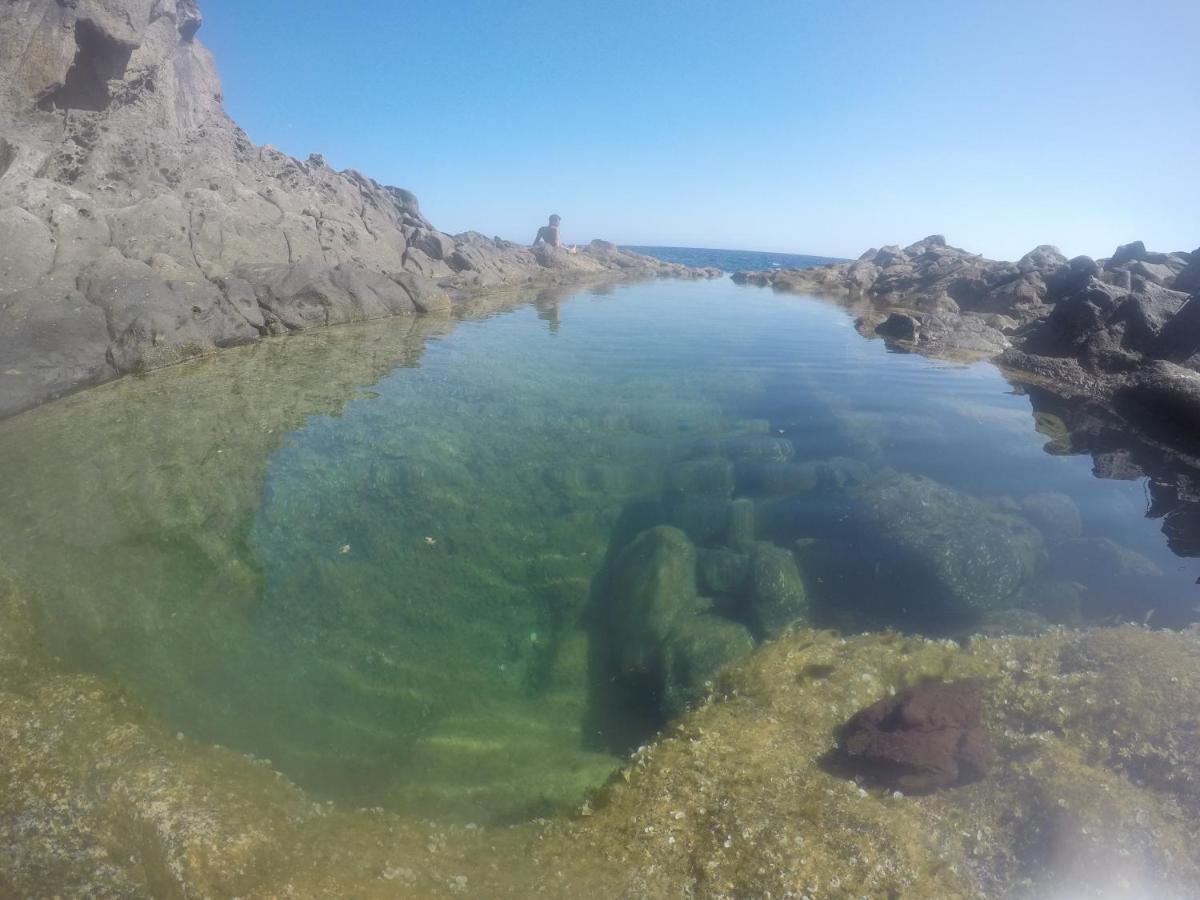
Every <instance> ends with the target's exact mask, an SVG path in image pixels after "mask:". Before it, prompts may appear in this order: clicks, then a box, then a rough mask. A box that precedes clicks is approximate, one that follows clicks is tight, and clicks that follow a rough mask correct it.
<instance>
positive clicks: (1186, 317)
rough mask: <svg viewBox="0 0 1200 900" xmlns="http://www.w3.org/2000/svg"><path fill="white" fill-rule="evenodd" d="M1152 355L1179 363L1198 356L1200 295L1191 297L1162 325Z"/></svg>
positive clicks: (1199, 349) (1199, 343)
mask: <svg viewBox="0 0 1200 900" xmlns="http://www.w3.org/2000/svg"><path fill="white" fill-rule="evenodd" d="M1152 355H1153V356H1155V357H1157V358H1159V359H1165V360H1168V361H1169V362H1174V363H1181V364H1183V363H1187V362H1188V361H1189V360H1193V359H1195V358H1196V357H1197V356H1200V297H1192V298H1191V299H1190V300H1188V302H1187V303H1185V304H1184V305H1183V306H1182V307H1180V309H1179V312H1177V313H1176V314H1175V315H1174V316H1173V317H1172V318H1171V319H1170V320H1169V321H1167V322H1165V323H1164V324H1163V325H1162V328H1161V330H1160V331H1159V333H1158V341H1157V342H1156V344H1155V346H1154V348H1153V350H1152ZM1192 367H1193V368H1195V363H1192Z"/></svg>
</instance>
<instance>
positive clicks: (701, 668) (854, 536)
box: [0, 282, 1200, 822]
mask: <svg viewBox="0 0 1200 900" xmlns="http://www.w3.org/2000/svg"><path fill="white" fill-rule="evenodd" d="M524 299H526V300H529V299H533V298H524ZM510 307H511V308H506V309H504V310H500V311H496V310H494V309H483V310H476V311H474V312H473V311H471V310H465V311H463V312H462V314H461V315H460V316H458V317H457V318H455V319H430V318H425V319H417V320H392V321H386V322H380V323H373V324H367V325H361V326H352V327H345V328H340V329H334V330H329V331H325V332H320V333H311V334H304V335H298V336H294V337H291V338H288V339H286V340H282V341H268V342H265V343H263V344H261V345H258V346H256V347H253V348H247V349H244V350H238V351H231V352H228V353H225V354H222V355H220V356H217V357H215V358H212V359H207V360H203V361H200V362H197V363H194V364H189V365H186V366H181V367H178V368H176V369H171V370H167V371H163V372H159V373H155V374H152V375H150V376H146V377H142V378H134V379H126V380H124V381H121V382H118V383H115V384H112V385H108V386H105V387H102V388H99V389H96V390H92V391H88V392H86V393H83V394H79V395H76V396H73V397H70V398H67V399H66V400H63V401H60V402H57V403H54V404H51V405H48V406H45V407H43V408H40V409H37V410H34V411H31V412H29V413H26V414H24V415H21V416H18V417H16V418H14V419H11V420H8V421H6V422H2V423H0V471H2V472H3V473H4V476H3V481H2V482H0V568H3V569H4V570H5V571H6V572H7V573H8V575H9V576H11V577H13V578H15V579H16V580H17V581H18V582H20V583H21V584H22V585H24V586H25V587H26V588H28V589H29V590H30V591H31V592H33V594H34V596H35V597H36V601H37V602H36V604H35V607H34V610H33V612H34V615H35V618H36V631H37V640H38V644H39V647H40V650H42V651H45V652H46V653H49V654H50V655H52V656H54V657H57V658H58V659H60V660H61V661H62V662H63V664H64V665H66V666H68V667H70V668H75V669H79V670H83V671H89V672H96V673H100V674H103V675H106V676H108V677H110V678H112V679H114V680H115V681H116V682H117V683H119V684H120V685H121V686H122V687H123V689H124V690H125V691H127V692H128V694H129V695H130V696H131V697H133V698H135V699H136V700H137V701H138V702H139V703H141V704H144V705H145V706H146V707H148V708H149V709H150V710H151V711H153V713H154V714H156V715H158V716H161V717H162V718H163V719H164V720H165V721H167V722H168V723H169V725H170V727H171V729H172V730H177V731H178V732H179V733H180V734H181V735H183V736H186V737H188V738H191V739H195V740H199V741H204V742H215V743H220V744H223V745H226V746H229V747H232V748H235V749H238V750H240V751H244V752H247V753H253V754H255V755H256V756H258V757H260V758H262V759H264V760H269V764H270V766H271V767H273V768H275V769H277V770H279V771H280V772H282V773H283V774H285V775H287V776H288V777H290V778H291V779H293V780H295V781H296V782H297V783H299V784H300V785H301V786H303V787H305V788H306V789H308V790H309V791H310V792H312V793H313V795H315V796H316V797H319V798H322V799H333V800H336V801H339V802H345V803H349V804H352V805H355V806H369V807H376V806H381V807H385V808H389V809H396V810H403V811H405V812H408V813H412V814H415V815H420V816H428V817H431V818H437V819H443V820H447V821H460V822H511V821H521V820H526V819H529V818H532V817H534V816H538V815H542V814H547V813H550V812H553V811H556V810H560V809H565V808H571V807H577V806H578V805H579V804H580V803H581V802H582V800H583V798H584V797H585V796H586V795H587V792H588V791H589V790H590V789H592V788H595V787H597V786H598V785H600V784H602V783H603V782H604V781H605V780H606V779H608V778H609V777H610V776H611V775H612V773H613V772H614V771H615V770H616V768H617V767H618V766H619V765H620V762H621V760H622V758H623V757H624V756H625V754H627V753H628V751H629V750H630V749H631V748H633V747H635V746H636V745H637V744H638V743H639V742H641V741H643V740H645V739H647V738H648V737H649V736H650V735H651V734H652V733H653V731H654V729H655V728H657V727H658V726H660V725H661V724H662V723H663V721H664V720H665V718H666V717H668V716H670V715H673V714H674V713H676V712H678V711H679V710H680V709H682V708H683V706H685V705H686V703H687V701H688V699H689V697H690V696H692V695H693V694H694V693H695V692H696V691H698V690H700V689H701V688H702V686H703V683H704V681H705V680H706V679H707V678H708V677H709V676H710V675H711V674H712V672H713V671H715V667H716V666H718V665H720V664H721V663H723V662H726V661H728V660H730V659H731V658H733V657H734V656H735V655H736V654H737V653H740V652H747V651H748V649H749V648H750V647H751V646H753V645H754V644H755V643H758V642H761V641H763V640H766V639H770V638H772V637H774V636H776V635H777V634H779V633H780V632H781V631H782V630H784V629H786V628H788V627H790V626H792V625H816V626H827V627H833V628H837V629H840V630H842V631H845V632H858V631H864V630H879V629H885V628H894V629H899V630H905V631H913V632H918V633H926V634H934V635H939V636H949V637H962V636H965V635H968V634H971V633H974V632H978V631H988V632H990V633H1004V632H1007V631H1029V630H1038V629H1041V628H1045V627H1048V626H1050V625H1053V624H1063V625H1068V626H1078V625H1086V624H1097V623H1105V622H1118V621H1136V622H1139V623H1141V622H1145V623H1148V624H1150V625H1153V626H1166V627H1180V626H1183V625H1186V624H1188V623H1189V622H1191V621H1194V620H1196V619H1197V618H1200V616H1198V615H1197V612H1196V604H1197V601H1198V600H1200V597H1197V593H1198V592H1200V588H1197V587H1196V581H1197V575H1198V574H1200V565H1197V562H1196V561H1195V560H1194V559H1184V558H1180V557H1177V556H1175V555H1174V554H1173V553H1172V552H1171V551H1170V549H1169V548H1168V546H1167V543H1166V540H1165V539H1164V537H1163V535H1162V534H1161V532H1160V528H1159V523H1158V522H1156V521H1155V520H1152V519H1148V518H1147V517H1146V510H1147V496H1146V488H1145V485H1144V484H1143V483H1142V482H1140V481H1138V480H1130V481H1111V480H1110V481H1104V480H1098V479H1096V478H1095V477H1093V475H1092V470H1091V461H1090V460H1089V459H1088V458H1087V457H1082V456H1068V455H1061V454H1060V453H1057V452H1055V451H1056V449H1059V447H1060V444H1061V440H1060V438H1061V436H1060V435H1056V432H1055V428H1056V425H1055V423H1054V422H1053V421H1049V420H1048V419H1047V418H1046V417H1045V416H1037V417H1035V415H1034V413H1033V411H1032V409H1031V407H1030V401H1029V399H1028V397H1026V396H1024V395H1023V394H1022V393H1021V392H1020V391H1017V390H1014V388H1013V387H1012V386H1011V385H1009V384H1008V383H1007V382H1006V381H1005V380H1004V378H1003V377H1002V376H1001V375H1000V373H999V372H998V371H997V370H996V369H995V368H994V367H993V366H991V365H989V364H985V363H976V364H961V363H951V362H938V361H931V360H928V359H924V358H921V357H917V356H912V355H905V354H899V353H893V352H889V350H888V349H887V348H886V347H885V346H884V345H883V344H882V343H881V342H878V341H868V340H864V339H863V338H862V337H861V336H860V335H859V334H858V333H857V332H856V331H855V329H854V327H853V322H852V320H851V318H850V317H849V316H848V314H847V313H846V311H844V310H843V309H841V308H839V307H838V306H836V305H834V304H830V303H826V302H823V301H819V300H815V299H810V298H798V297H780V296H776V295H773V294H771V293H769V292H766V291H760V290H753V289H746V288H738V287H735V286H733V285H732V284H730V283H728V282H715V283H696V284H693V283H677V282H662V283H654V284H637V285H624V286H619V287H615V288H609V289H606V290H590V291H589V290H581V291H579V292H578V293H576V294H574V295H569V294H558V295H554V294H547V295H542V296H541V297H540V298H537V299H536V302H528V303H524V304H522V303H517V302H513V303H512V304H510ZM1048 451H1049V452H1048ZM655 529H657V531H655ZM647 534H650V537H649V538H647V537H646V535H647ZM654 541H657V543H654ZM638 542H641V543H638ZM642 547H645V548H648V549H646V550H645V552H644V553H642V555H641V556H639V555H638V554H639V553H640V552H641V551H640V550H639V549H638V548H642ZM631 548H633V549H631ZM646 560H650V562H647V561H646ZM680 560H682V563H680ZM672 579H674V580H672ZM631 596H635V597H642V598H644V600H645V604H647V605H649V606H654V605H655V604H658V607H655V608H660V607H661V608H666V607H669V608H670V609H669V611H670V616H668V617H667V618H670V621H669V622H667V621H665V619H663V617H658V618H655V616H653V615H649V614H646V613H645V612H644V611H639V609H632V610H631V609H630V605H631V603H630V601H629V599H628V598H629V597H631Z"/></svg>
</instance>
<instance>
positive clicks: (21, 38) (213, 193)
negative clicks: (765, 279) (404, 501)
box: [0, 0, 717, 417]
mask: <svg viewBox="0 0 1200 900" xmlns="http://www.w3.org/2000/svg"><path fill="white" fill-rule="evenodd" d="M201 22H202V18H201V14H200V10H199V9H198V7H197V5H196V2H195V0H72V2H69V3H68V2H60V0H8V2H5V3H3V4H0V417H2V416H4V415H10V414H13V413H16V412H19V411H20V410H22V409H25V408H28V407H30V406H33V405H36V404H37V403H40V402H42V401H44V400H47V399H51V398H54V397H57V396H60V395H62V394H65V393H68V392H70V391H72V390H76V389H79V388H81V387H86V386H88V385H93V384H97V383H99V382H102V381H105V380H108V379H110V378H114V377H116V376H117V375H120V374H123V373H127V372H136V371H144V370H146V369H151V368H155V367H159V366H163V365H169V364H171V363H174V362H178V361H180V360H183V359H187V358H190V357H193V356H197V355H201V354H204V353H208V352H211V351H213V350H215V349H217V348H221V347H228V346H232V345H237V344H244V343H250V342H253V341H256V340H258V339H259V338H261V337H262V336H264V335H270V334H281V333H285V332H288V331H293V330H297V329H301V328H308V327H313V326H321V325H332V324H337V323H342V322H349V321H356V320H361V319H369V318H377V317H382V316H388V315H403V314H418V313H426V312H431V311H436V310H444V309H446V308H448V307H449V306H450V305H451V303H452V302H453V300H455V299H457V298H459V297H463V296H466V295H470V294H477V293H480V292H482V291H485V290H488V289H494V288H516V287H522V286H542V285H556V284H564V283H575V282H582V281H586V280H590V279H602V278H611V277H615V276H621V277H625V276H636V277H657V276H677V277H680V276H682V277H711V276H713V275H715V274H717V272H716V271H715V270H698V269H690V268H688V267H685V266H678V265H672V264H669V263H664V262H661V261H659V260H655V259H651V258H649V257H645V256H640V255H638V254H634V253H629V252H626V251H622V250H619V249H617V248H616V247H615V246H613V245H611V244H608V243H606V242H602V241H596V242H593V243H592V244H591V245H589V246H588V247H586V248H584V249H583V250H582V251H581V252H580V253H578V254H569V253H566V252H564V251H556V250H554V249H552V248H541V249H539V250H537V251H532V250H530V249H528V248H526V247H523V246H520V245H517V244H513V243H510V242H507V241H503V240H499V239H493V238H488V237H485V236H484V235H482V234H478V233H476V232H466V233H464V234H457V235H449V234H444V233H442V232H440V231H438V230H437V229H436V228H434V227H433V226H432V225H431V224H430V223H429V221H428V220H427V219H426V218H425V217H424V216H423V215H422V214H421V210H420V207H419V205H418V203H417V198H416V197H415V196H413V194H411V193H410V192H409V191H406V190H403V189H400V188H395V187H389V186H386V185H382V184H379V183H378V182H376V181H373V180H372V179H370V178H367V177H366V176H364V175H361V174H359V173H358V172H355V171H352V170H347V171H342V172H338V171H335V170H334V169H332V168H331V167H330V166H329V164H328V163H327V162H326V161H325V160H324V159H323V158H322V157H321V156H319V155H313V156H310V157H309V158H308V159H307V160H304V161H300V160H297V159H293V158H291V157H290V156H288V155H286V154H284V153H281V152H280V151H278V150H276V149H274V148H272V147H257V146H255V145H254V144H253V143H252V142H251V141H250V140H249V138H247V136H246V134H245V133H244V132H243V131H242V130H241V129H240V128H238V127H237V125H236V124H235V123H234V122H233V121H232V120H230V118H229V117H228V116H227V115H226V114H225V111H224V109H223V106H222V93H221V83H220V80H219V79H218V77H217V72H216V68H215V66H214V64H213V59H212V56H211V55H210V54H209V52H208V51H207V50H206V49H205V48H204V47H203V46H202V45H201V44H200V42H199V41H198V40H197V39H196V33H197V31H198V29H199V28H200V25H201Z"/></svg>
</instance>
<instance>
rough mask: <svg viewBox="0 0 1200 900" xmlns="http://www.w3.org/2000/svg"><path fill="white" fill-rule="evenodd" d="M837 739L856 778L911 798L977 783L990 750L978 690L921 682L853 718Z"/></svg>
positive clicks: (966, 683) (968, 684)
mask: <svg viewBox="0 0 1200 900" xmlns="http://www.w3.org/2000/svg"><path fill="white" fill-rule="evenodd" d="M839 738H840V746H841V754H842V757H843V760H844V761H845V762H846V763H847V764H848V765H849V766H850V767H851V768H853V769H854V770H856V771H857V772H858V773H859V774H861V775H863V776H865V777H867V778H869V779H870V780H872V781H874V782H876V783H878V784H881V785H884V786H887V787H894V788H899V789H900V790H902V791H905V792H907V793H910V794H925V793H930V792H932V791H936V790H938V789H939V788H945V787H950V786H952V785H956V784H965V783H967V782H970V781H975V780H978V779H980V778H982V777H984V776H985V775H987V774H988V772H989V771H990V770H991V766H992V759H993V755H994V754H993V750H992V741H991V738H990V737H989V736H988V733H987V731H986V730H985V729H984V727H983V726H982V725H981V724H980V702H979V684H978V682H976V681H975V680H974V679H969V678H968V679H964V680H962V681H949V682H947V681H925V682H922V683H921V684H918V685H917V686H915V687H912V688H909V689H908V690H906V691H903V692H902V693H900V694H897V695H896V696H895V697H888V698H886V699H884V700H880V701H879V702H878V703H875V704H872V705H871V706H868V707H867V708H866V709H864V710H861V711H860V712H857V713H855V714H854V716H853V717H852V718H851V719H850V721H849V722H847V723H846V725H845V726H844V727H843V729H842V731H841V734H840V735H839Z"/></svg>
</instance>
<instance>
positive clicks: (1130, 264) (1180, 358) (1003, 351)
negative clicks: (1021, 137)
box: [734, 235, 1200, 455]
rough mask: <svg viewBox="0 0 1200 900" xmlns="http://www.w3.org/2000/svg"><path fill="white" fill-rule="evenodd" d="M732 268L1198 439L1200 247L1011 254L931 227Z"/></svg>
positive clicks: (896, 333)
mask: <svg viewBox="0 0 1200 900" xmlns="http://www.w3.org/2000/svg"><path fill="white" fill-rule="evenodd" d="M734 280H735V281H737V282H739V283H742V284H757V285H766V286H770V287H773V288H775V289H777V290H782V291H795V292H806V293H823V294H838V295H842V296H846V297H853V298H855V300H856V301H859V302H861V303H862V304H863V305H864V306H865V308H864V309H863V310H862V313H861V316H860V318H859V322H858V324H859V327H860V329H861V330H862V331H863V332H864V333H867V334H877V335H879V336H880V337H883V338H885V339H887V340H888V341H890V342H893V343H895V344H896V345H897V346H899V347H903V348H907V349H913V350H916V351H918V352H921V353H928V354H931V355H939V356H941V355H956V354H963V353H966V354H970V355H979V356H988V357H998V358H999V361H1000V363H1001V364H1002V365H1003V366H1004V367H1005V368H1007V369H1008V370H1010V371H1011V372H1013V373H1014V374H1016V375H1017V376H1018V377H1022V376H1032V377H1033V378H1035V379H1036V380H1037V381H1038V383H1039V384H1042V385H1046V386H1049V387H1051V388H1052V389H1054V390H1057V391H1059V392H1061V393H1063V394H1065V395H1068V396H1084V397H1087V398H1088V399H1090V400H1092V401H1095V402H1098V403H1100V404H1103V405H1105V406H1106V407H1107V408H1108V409H1110V410H1111V411H1112V412H1113V413H1114V414H1115V415H1116V416H1117V417H1118V418H1120V419H1122V420H1124V421H1126V422H1127V423H1129V424H1131V425H1133V426H1134V427H1136V428H1138V429H1149V430H1151V431H1152V432H1153V433H1154V435H1155V437H1156V439H1158V440H1162V441H1165V442H1167V443H1169V444H1173V445H1175V446H1176V447H1177V448H1178V449H1182V450H1186V451H1187V452H1189V453H1191V454H1192V455H1195V454H1196V451H1197V450H1198V449H1200V448H1198V447H1197V446H1196V436H1197V435H1200V250H1197V251H1194V252H1190V253H1188V252H1175V253H1155V252H1151V251H1149V250H1147V249H1146V247H1145V245H1144V244H1143V243H1142V242H1140V241H1137V242H1135V243H1132V244H1126V245H1124V246H1121V247H1118V248H1117V249H1116V251H1115V252H1114V253H1113V254H1112V256H1111V257H1109V258H1108V259H1102V260H1093V259H1091V258H1089V257H1086V256H1080V257H1076V258H1075V259H1067V258H1066V257H1065V256H1064V255H1063V254H1062V253H1060V252H1059V251H1058V250H1057V249H1056V248H1054V247H1050V246H1040V247H1037V248H1035V249H1033V250H1031V251H1030V252H1029V253H1027V254H1025V256H1023V257H1022V258H1021V259H1020V260H1018V261H1017V262H1015V263H1013V262H999V261H995V260H989V259H984V258H983V257H981V256H979V255H978V254H973V253H968V252H967V251H965V250H961V249H959V248H957V247H951V246H949V245H948V244H947V243H946V240H945V238H943V237H942V236H941V235H933V236H931V237H927V238H925V239H924V240H922V241H918V242H917V243H915V244H912V245H910V246H908V247H904V248H901V247H898V246H889V247H884V248H883V249H881V250H874V249H872V250H868V251H867V252H866V253H864V254H863V255H862V256H861V257H860V258H859V259H858V260H856V261H855V262H851V263H840V264H838V265H833V266H824V267H821V268H816V269H798V270H795V269H794V270H778V271H772V272H758V273H739V274H737V275H735V276H734Z"/></svg>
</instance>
